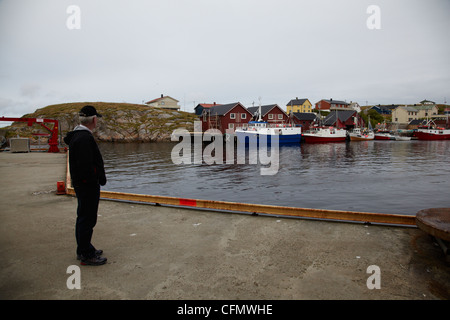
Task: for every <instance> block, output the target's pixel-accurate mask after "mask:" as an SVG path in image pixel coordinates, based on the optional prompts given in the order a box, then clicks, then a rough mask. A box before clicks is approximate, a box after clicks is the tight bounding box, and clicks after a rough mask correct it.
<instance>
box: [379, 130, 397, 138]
mask: <svg viewBox="0 0 450 320" xmlns="http://www.w3.org/2000/svg"><path fill="white" fill-rule="evenodd" d="M374 135H375V140H395V136H394V135H393V134H392V133H391V132H390V131H384V130H383V131H377V132H375V133H374Z"/></svg>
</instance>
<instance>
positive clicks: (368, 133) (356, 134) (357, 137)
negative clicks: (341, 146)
mask: <svg viewBox="0 0 450 320" xmlns="http://www.w3.org/2000/svg"><path fill="white" fill-rule="evenodd" d="M349 136H350V140H351V141H365V140H373V139H375V134H374V133H373V131H372V130H368V129H361V128H355V129H353V131H352V132H350V133H349Z"/></svg>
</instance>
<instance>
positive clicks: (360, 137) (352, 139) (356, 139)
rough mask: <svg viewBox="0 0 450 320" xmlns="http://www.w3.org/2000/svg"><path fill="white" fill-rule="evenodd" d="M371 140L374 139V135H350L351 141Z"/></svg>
mask: <svg viewBox="0 0 450 320" xmlns="http://www.w3.org/2000/svg"><path fill="white" fill-rule="evenodd" d="M370 140H374V137H364V136H350V141H370Z"/></svg>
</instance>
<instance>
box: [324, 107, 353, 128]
mask: <svg viewBox="0 0 450 320" xmlns="http://www.w3.org/2000/svg"><path fill="white" fill-rule="evenodd" d="M356 113H357V112H356V111H355V110H343V111H332V112H330V113H329V114H328V116H327V117H326V118H325V120H324V121H323V122H324V124H325V125H326V126H331V125H333V124H334V123H335V122H336V121H337V118H336V114H337V116H338V117H339V120H341V121H342V122H345V121H347V120H348V119H349V118H351V117H353V116H354V115H355V114H356Z"/></svg>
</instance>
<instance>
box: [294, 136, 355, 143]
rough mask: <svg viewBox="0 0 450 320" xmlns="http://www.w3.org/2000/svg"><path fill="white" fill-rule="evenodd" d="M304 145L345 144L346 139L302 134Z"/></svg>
mask: <svg viewBox="0 0 450 320" xmlns="http://www.w3.org/2000/svg"><path fill="white" fill-rule="evenodd" d="M303 138H304V140H305V142H306V143H327V142H345V140H346V137H345V136H343V137H323V136H319V135H308V134H303Z"/></svg>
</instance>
